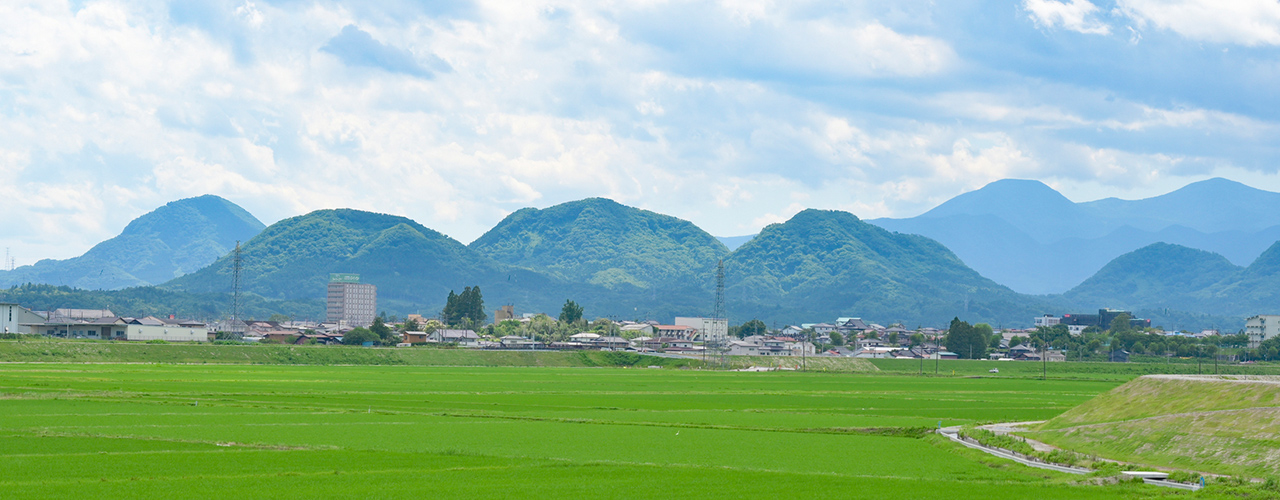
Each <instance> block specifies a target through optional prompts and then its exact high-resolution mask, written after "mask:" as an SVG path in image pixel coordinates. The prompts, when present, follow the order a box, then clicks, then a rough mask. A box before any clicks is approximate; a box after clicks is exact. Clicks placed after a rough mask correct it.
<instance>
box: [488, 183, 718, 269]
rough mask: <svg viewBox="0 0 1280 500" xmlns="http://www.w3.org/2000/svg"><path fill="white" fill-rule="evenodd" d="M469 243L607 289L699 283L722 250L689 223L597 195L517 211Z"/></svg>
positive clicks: (525, 265) (499, 256)
mask: <svg viewBox="0 0 1280 500" xmlns="http://www.w3.org/2000/svg"><path fill="white" fill-rule="evenodd" d="M470 247H471V248H472V249H474V250H476V251H477V252H480V253H481V254H483V255H485V256H487V257H490V258H492V259H494V260H496V261H498V262H501V263H504V264H508V265H511V266H516V267H521V268H526V269H533V270H536V271H540V272H544V273H548V274H550V275H553V276H556V277H558V278H562V279H565V280H570V281H576V282H581V283H590V284H594V285H600V286H604V287H608V288H619V287H622V286H625V285H630V286H634V287H638V288H651V287H656V286H662V285H666V284H668V283H672V282H687V281H689V280H696V279H699V278H702V279H703V281H707V277H709V276H710V273H711V270H712V269H714V267H715V265H716V262H717V261H719V260H720V259H721V258H723V257H724V256H725V255H728V253H729V249H728V248H726V247H725V246H724V244H723V243H721V242H720V241H719V240H718V239H716V238H715V237H714V236H711V235H710V234H707V232H706V231H703V230H702V229H701V228H699V227H698V226H695V225H694V224H693V223H692V222H689V221H686V220H682V219H678V218H675V217H671V216H669V215H662V214H658V213H654V212H650V211H648V210H641V209H638V208H632V207H628V206H626V205H622V204H620V203H617V202H615V201H613V200H608V199H604V198H590V199H586V200H579V201H573V202H569V203H562V204H560V205H556V206H553V207H550V208H547V209H543V210H537V209H533V208H525V209H521V210H519V211H516V212H515V213H513V214H511V215H509V216H507V218H505V219H503V220H502V222H500V223H498V225H497V226H495V227H494V228H493V229H490V230H489V231H488V232H487V233H485V234H484V235H483V236H481V237H480V238H478V239H476V240H475V241H474V242H472V243H471V245H470Z"/></svg>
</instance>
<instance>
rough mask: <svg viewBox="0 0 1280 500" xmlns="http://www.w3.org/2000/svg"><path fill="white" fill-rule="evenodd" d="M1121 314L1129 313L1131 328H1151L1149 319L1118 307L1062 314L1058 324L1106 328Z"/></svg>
mask: <svg viewBox="0 0 1280 500" xmlns="http://www.w3.org/2000/svg"><path fill="white" fill-rule="evenodd" d="M1121 314H1127V315H1129V326H1131V327H1133V328H1138V329H1142V328H1151V320H1149V319H1141V318H1136V317H1134V316H1133V313H1132V312H1129V311H1123V310H1120V309H1098V314H1063V315H1062V318H1061V319H1060V320H1059V324H1062V325H1067V326H1079V327H1090V326H1096V327H1098V328H1099V329H1102V330H1106V329H1108V328H1111V321H1112V320H1114V319H1116V318H1117V317H1119V316H1120V315H1121Z"/></svg>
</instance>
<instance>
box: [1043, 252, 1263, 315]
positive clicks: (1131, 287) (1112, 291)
mask: <svg viewBox="0 0 1280 500" xmlns="http://www.w3.org/2000/svg"><path fill="white" fill-rule="evenodd" d="M1241 269H1242V268H1240V267H1239V266H1236V265H1235V264H1232V263H1231V262H1229V261H1228V260H1227V259H1226V257H1223V256H1221V255H1218V254H1216V253H1212V252H1206V251H1204V250H1196V249H1194V248H1187V247H1184V246H1181V245H1170V244H1168V243H1152V244H1150V245H1147V246H1145V247H1142V248H1139V249H1137V250H1134V251H1132V252H1129V253H1127V254H1124V255H1121V256H1119V257H1116V258H1115V260H1112V261H1111V262H1110V263H1108V264H1107V265H1106V266H1104V267H1103V268H1102V270H1100V271H1098V272H1097V274H1094V275H1093V276H1092V277H1090V278H1089V279H1087V280H1085V281H1084V283H1081V284H1080V285H1078V286H1076V287H1075V288H1072V289H1071V290H1070V291H1068V292H1067V293H1065V294H1063V296H1064V298H1066V299H1067V300H1070V301H1071V302H1073V303H1077V304H1091V305H1094V307H1103V306H1106V307H1117V308H1121V307H1122V308H1131V309H1132V308H1162V307H1169V308H1176V309H1191V310H1200V309H1203V307H1199V306H1197V304H1196V303H1197V302H1198V301H1200V299H1199V298H1197V297H1196V293H1197V292H1200V291H1202V290H1205V289H1207V288H1209V287H1212V286H1214V285H1217V284H1218V283H1220V282H1223V281H1227V280H1231V279H1232V278H1233V277H1235V276H1236V275H1237V274H1239V273H1240V271H1241Z"/></svg>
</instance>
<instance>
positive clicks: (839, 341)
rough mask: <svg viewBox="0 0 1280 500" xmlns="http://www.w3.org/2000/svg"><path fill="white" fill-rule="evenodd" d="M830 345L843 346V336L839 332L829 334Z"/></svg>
mask: <svg viewBox="0 0 1280 500" xmlns="http://www.w3.org/2000/svg"><path fill="white" fill-rule="evenodd" d="M831 345H844V335H841V334H840V332H831Z"/></svg>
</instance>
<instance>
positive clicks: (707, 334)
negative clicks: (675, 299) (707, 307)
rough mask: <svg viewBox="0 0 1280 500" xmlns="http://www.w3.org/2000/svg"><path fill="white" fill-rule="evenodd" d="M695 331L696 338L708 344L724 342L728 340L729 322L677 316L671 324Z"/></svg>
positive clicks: (720, 319) (718, 319) (722, 319)
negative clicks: (708, 342)
mask: <svg viewBox="0 0 1280 500" xmlns="http://www.w3.org/2000/svg"><path fill="white" fill-rule="evenodd" d="M673 323H674V324H675V325H677V326H687V327H690V328H693V329H694V330H695V331H696V335H697V336H698V338H700V339H702V340H704V341H710V342H725V341H727V339H728V338H729V320H727V319H724V318H685V317H679V316H677V317H676V319H675V321H674V322H673Z"/></svg>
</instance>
